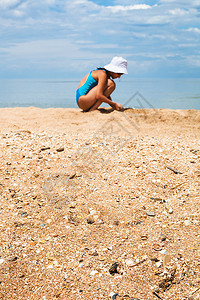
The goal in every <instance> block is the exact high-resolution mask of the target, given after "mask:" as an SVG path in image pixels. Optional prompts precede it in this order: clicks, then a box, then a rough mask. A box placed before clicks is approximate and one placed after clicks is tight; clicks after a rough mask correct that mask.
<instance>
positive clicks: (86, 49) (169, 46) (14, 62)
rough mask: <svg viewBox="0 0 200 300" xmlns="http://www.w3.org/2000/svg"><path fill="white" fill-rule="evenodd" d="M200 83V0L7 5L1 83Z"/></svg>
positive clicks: (2, 13)
mask: <svg viewBox="0 0 200 300" xmlns="http://www.w3.org/2000/svg"><path fill="white" fill-rule="evenodd" d="M115 55H117V56H123V57H125V58H126V59H127V60H128V71H129V77H131V78H132V77H135V78H151V77H154V78H155V77H159V78H160V77H163V78H165V77H186V78H191V77H200V0H190V1H188V0H155V1H153V0H143V1H139V0H138V1H137V0H107V1H106V0H105V1H104V0H94V1H92V0H71V1H69V0H42V1H41V0H0V78H72V79H75V78H76V79H78V78H80V77H81V76H82V75H84V73H85V72H88V70H90V69H91V68H94V67H96V66H103V65H105V64H107V63H109V62H110V60H111V59H112V57H113V56H115Z"/></svg>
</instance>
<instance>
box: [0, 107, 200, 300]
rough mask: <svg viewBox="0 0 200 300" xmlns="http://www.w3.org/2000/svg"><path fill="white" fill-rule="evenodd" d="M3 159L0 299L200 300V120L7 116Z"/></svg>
mask: <svg viewBox="0 0 200 300" xmlns="http://www.w3.org/2000/svg"><path fill="white" fill-rule="evenodd" d="M0 156H1V160H0V161H1V163H0V229H1V230H0V299H6V300H7V299H12V300H13V299H26V300H28V299H63V300H64V299H67V300H74V299H84V300H87V299H92V300H100V299H104V300H106V299H116V300H118V299H119V300H121V299H128V300H130V299H139V300H144V299H151V300H152V299H165V300H166V299H168V300H169V299H170V300H175V299H177V300H180V299H195V300H196V299H199V297H200V289H199V288H200V272H199V271H200V238H199V233H200V231H199V226H200V215H199V211H200V206H199V200H200V196H199V194H200V193H199V191H200V165H199V162H200V111H195V110H188V111H187V110H185V111H184V110H166V109H159V110H154V109H146V110H145V109H139V110H136V109H134V110H126V111H124V112H117V111H114V112H110V111H109V110H102V111H101V112H100V111H95V112H91V113H82V112H81V111H80V110H79V109H61V108H59V109H53V108H51V109H39V108H34V107H30V108H9V109H8V108H5V109H0ZM113 264H114V265H113Z"/></svg>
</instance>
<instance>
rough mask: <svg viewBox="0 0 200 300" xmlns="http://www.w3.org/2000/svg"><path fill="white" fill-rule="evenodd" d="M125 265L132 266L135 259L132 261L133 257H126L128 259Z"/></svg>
mask: <svg viewBox="0 0 200 300" xmlns="http://www.w3.org/2000/svg"><path fill="white" fill-rule="evenodd" d="M126 265H127V266H128V267H133V266H134V265H135V261H134V260H133V259H128V260H127V261H126Z"/></svg>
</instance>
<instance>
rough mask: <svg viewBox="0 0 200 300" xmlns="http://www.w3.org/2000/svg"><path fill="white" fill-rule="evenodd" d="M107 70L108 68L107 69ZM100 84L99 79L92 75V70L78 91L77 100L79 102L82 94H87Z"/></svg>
mask: <svg viewBox="0 0 200 300" xmlns="http://www.w3.org/2000/svg"><path fill="white" fill-rule="evenodd" d="M105 71H106V70H105ZM97 84H98V81H97V80H95V79H94V78H93V77H92V71H91V72H90V74H89V75H88V78H87V80H86V82H85V83H84V84H83V85H82V86H81V87H80V88H79V89H78V90H77V91H76V102H77V104H78V100H79V98H80V96H83V95H87V93H88V92H89V91H90V90H91V89H93V87H95V86H96V85H97Z"/></svg>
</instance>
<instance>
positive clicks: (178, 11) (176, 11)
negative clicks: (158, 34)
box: [169, 8, 189, 16]
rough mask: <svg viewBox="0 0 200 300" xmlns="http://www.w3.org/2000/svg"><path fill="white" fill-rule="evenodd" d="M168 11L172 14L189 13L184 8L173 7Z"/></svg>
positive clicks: (181, 14)
mask: <svg viewBox="0 0 200 300" xmlns="http://www.w3.org/2000/svg"><path fill="white" fill-rule="evenodd" d="M169 13H170V14H172V15H174V16H184V15H187V14H189V12H188V11H186V10H185V9H181V8H175V9H172V10H169Z"/></svg>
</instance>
